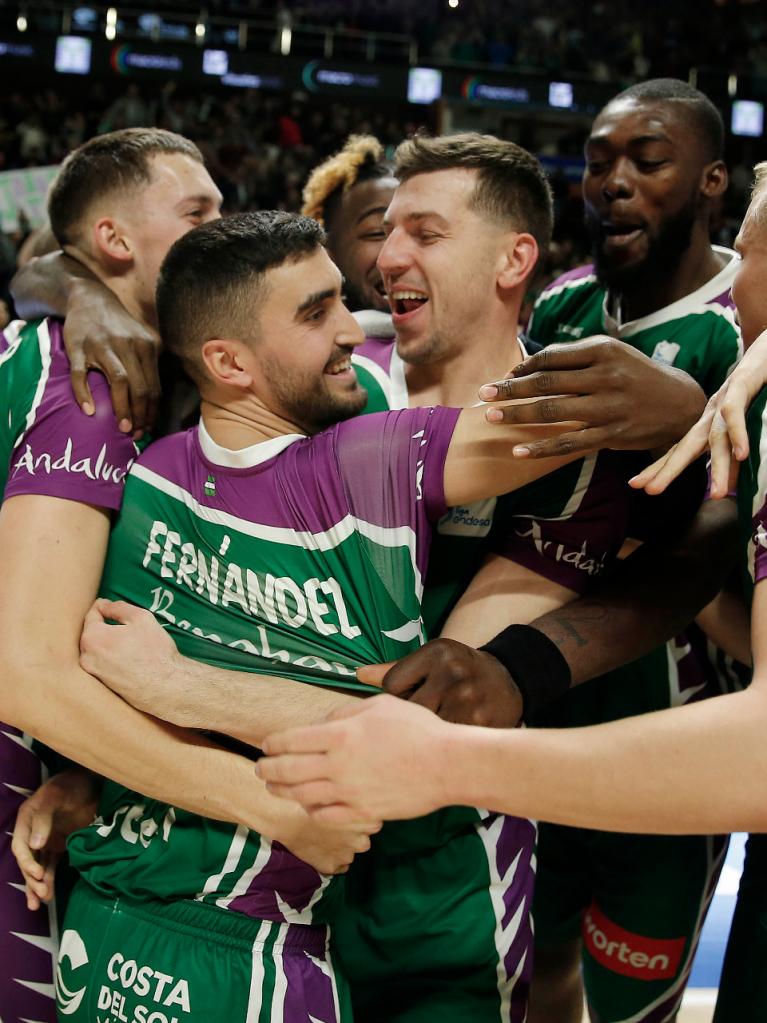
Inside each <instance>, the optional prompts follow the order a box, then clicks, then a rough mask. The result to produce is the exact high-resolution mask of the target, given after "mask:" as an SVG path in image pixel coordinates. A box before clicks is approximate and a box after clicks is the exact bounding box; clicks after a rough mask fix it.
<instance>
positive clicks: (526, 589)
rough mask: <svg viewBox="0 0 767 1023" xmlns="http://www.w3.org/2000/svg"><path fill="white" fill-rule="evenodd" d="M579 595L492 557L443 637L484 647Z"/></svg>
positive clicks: (473, 583) (472, 584) (451, 618)
mask: <svg viewBox="0 0 767 1023" xmlns="http://www.w3.org/2000/svg"><path fill="white" fill-rule="evenodd" d="M576 596H578V594H577V593H576V592H575V591H574V590H571V589H569V587H567V586H562V585H561V584H560V583H557V582H554V581H553V580H551V579H547V578H546V577H545V576H543V575H539V574H538V573H537V572H534V571H533V570H532V569H530V568H527V567H525V566H524V565H519V564H517V563H516V562H515V561H511V560H510V559H509V558H504V557H501V556H500V555H497V554H491V555H490V556H489V557H488V558H487V559H486V560H485V563H484V564H483V565H482V567H481V568H480V570H479V572H477V574H476V575H475V576H474V578H473V579H472V581H471V582H470V583H469V585H468V587H467V588H466V590H465V591H464V593H463V596H462V597H461V599H460V600H459V601H458V603H457V604H456V606H455V607H454V608H453V610H452V611H451V612H450V616H449V617H448V619H447V621H446V622H445V625H444V628H443V629H442V633H441V634H442V636H445V637H447V638H449V639H457V640H460V642H462V643H467V644H468V645H469V646H482V644H484V643H487V642H488V640H490V639H492V638H493V636H496V635H498V633H499V632H501V631H502V630H503V629H505V628H506V627H507V626H509V625H528V624H529V623H530V622H532V621H534V620H535V619H536V618H539V617H540V616H541V615H544V614H547V613H548V612H549V611H554V610H556V608H558V607H562V605H563V604H567V603H569V602H570V601H571V600H574V599H575V597H576Z"/></svg>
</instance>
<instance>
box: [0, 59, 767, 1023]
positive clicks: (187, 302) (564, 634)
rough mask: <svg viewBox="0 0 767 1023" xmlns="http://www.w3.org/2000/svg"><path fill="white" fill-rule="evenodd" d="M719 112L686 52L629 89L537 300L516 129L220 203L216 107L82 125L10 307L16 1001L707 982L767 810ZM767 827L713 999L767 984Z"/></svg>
mask: <svg viewBox="0 0 767 1023" xmlns="http://www.w3.org/2000/svg"><path fill="white" fill-rule="evenodd" d="M722 150H723V128H722V122H721V117H720V115H719V114H718V112H717V110H716V108H715V107H714V106H713V105H712V104H711V103H710V101H709V100H708V99H706V97H705V96H703V94H702V93H700V92H698V91H697V90H695V89H693V88H691V87H690V86H687V85H685V84H683V83H681V82H677V81H675V80H670V79H659V80H654V81H650V82H647V83H644V84H641V85H638V86H633V87H632V88H630V89H628V90H626V91H625V92H623V93H621V94H620V95H618V96H616V97H615V98H614V99H613V100H612V101H611V102H610V103H609V104H608V105H607V106H606V107H605V108H604V109H603V110H602V112H601V113H600V114H599V115H598V116H597V118H596V120H595V122H594V125H593V128H592V130H591V134H590V136H589V139H588V142H587V147H586V171H585V175H584V185H583V187H584V200H585V207H586V215H587V225H588V227H589V231H590V235H591V238H592V244H593V265H590V266H587V267H583V268H579V269H578V270H576V271H572V272H570V273H567V274H565V275H564V276H562V277H560V278H558V279H556V280H554V281H553V282H552V283H551V284H549V285H548V286H547V287H546V288H545V289H544V290H543V292H542V294H541V295H540V297H539V298H538V300H537V303H536V305H535V309H534V312H533V314H532V317H531V318H530V319H529V322H527V324H523V323H522V322H521V317H522V310H523V305H524V302H525V298H526V295H527V293H528V291H529V287H530V283H531V280H532V279H533V275H534V272H535V268H536V265H537V264H538V261H539V258H540V256H541V254H542V253H543V252H544V251H545V250H546V248H547V246H548V243H549V241H550V238H551V232H552V222H553V202H552V194H551V190H550V187H549V185H548V182H547V179H546V176H545V174H544V172H543V170H542V168H541V166H540V164H539V163H538V161H537V160H536V159H535V158H534V157H533V156H531V155H530V154H529V153H527V152H526V151H525V150H523V149H521V148H520V147H519V146H517V145H515V144H514V143H511V142H506V141H502V140H499V139H496V138H494V137H492V136H487V135H479V134H460V135H454V136H446V137H439V138H427V137H422V136H415V137H413V138H411V139H408V140H406V141H405V142H403V143H402V144H401V145H400V146H399V148H398V149H397V151H396V153H395V155H394V159H393V163H389V162H387V161H386V159H385V158H384V153H383V151H382V149H381V147H380V145H379V144H378V143H377V142H376V140H375V139H372V138H369V137H366V136H353V137H352V138H351V139H350V140H349V142H348V143H347V145H346V146H345V147H344V149H343V150H342V151H341V152H340V153H339V154H337V155H336V156H335V157H332V158H331V159H330V160H328V161H327V162H326V163H325V164H323V165H321V166H320V167H319V168H317V169H316V170H315V172H314V173H313V175H312V176H311V177H310V179H309V181H308V183H307V186H306V189H305V192H304V199H305V206H304V212H303V214H302V215H298V214H291V213H285V212H275V211H265V212H258V213H243V214H236V215H233V216H229V217H224V218H223V219H222V218H221V216H220V207H221V195H220V193H219V191H218V189H217V187H216V185H215V184H214V182H213V181H212V179H211V178H210V176H209V175H208V172H207V170H206V169H205V166H204V164H203V160H202V156H201V154H200V153H199V151H198V150H197V148H196V146H195V145H194V144H193V143H191V142H189V141H188V140H186V139H184V138H182V137H181V136H178V135H174V134H172V133H170V132H167V131H164V130H160V129H125V130H121V131H116V132H112V133H110V134H107V135H103V136H99V137H96V138H94V139H92V140H90V141H89V142H86V143H85V144H84V145H82V146H81V147H80V148H79V149H77V150H75V151H74V152H73V153H72V154H71V155H70V156H69V157H67V159H66V160H65V161H64V163H63V164H62V167H61V169H60V172H59V175H58V177H57V179H56V181H55V183H54V185H53V187H52V190H51V194H50V198H49V217H50V224H51V230H52V232H53V234H54V236H55V238H56V240H57V242H58V244H59V246H60V250H61V251H59V252H57V253H55V254H53V255H51V256H49V257H45V258H42V259H40V260H38V261H36V262H34V263H32V264H31V265H30V266H29V267H28V268H27V269H26V270H24V271H22V273H21V274H20V275H19V277H18V279H17V281H16V284H15V287H16V293H15V298H16V304H17V307H18V309H19V312H20V313H21V314H22V315H24V316H26V320H24V321H22V320H20V321H16V322H14V323H13V324H12V325H11V326H10V327H9V328H7V329H6V331H5V332H4V334H3V335H2V341H1V342H0V395H1V396H2V401H3V403H4V406H5V408H6V410H7V416H6V415H3V416H2V417H0V421H1V422H2V428H1V429H2V432H1V433H0V440H1V442H2V458H1V459H0V473H1V474H2V475H1V476H0V480H1V483H2V505H0V545H2V549H3V552H4V565H5V576H6V578H5V585H4V587H3V589H2V596H1V597H0V649H1V650H2V652H3V654H4V661H5V666H6V668H5V673H4V678H5V681H4V684H3V685H2V687H0V718H2V719H3V721H7V722H8V724H6V725H3V727H2V730H1V731H0V765H1V766H2V781H3V783H4V784H3V787H2V804H0V810H1V811H2V822H3V828H2V832H3V833H2V835H0V872H1V873H0V880H2V882H3V884H2V889H1V890H0V907H2V912H1V913H0V919H1V920H2V931H1V932H0V945H2V955H0V1020H2V1021H3V1023H22V1021H24V1020H35V1021H52V1020H54V1019H56V1018H58V1019H71V1020H72V1021H73V1023H85V1021H88V1023H93V1021H98V1023H117V1021H118V1020H119V1021H123V1023H163V1021H164V1023H170V1021H175V1023H182V1021H189V1023H194V1021H212V1020H226V1021H242V1023H246V1021H247V1023H267V1021H273V1023H277V1021H282V1020H285V1021H289V1023H299V1021H302V1023H309V1021H315V1023H348V1021H351V1020H352V1019H356V1020H358V1021H365V1023H376V1021H381V1023H385V1021H397V1023H427V1021H433V1020H437V1019H439V1020H444V1021H447V1023H477V1021H484V1020H488V1021H489V1020H494V1021H495V1020H498V1019H500V1020H507V1021H509V1023H522V1021H523V1020H530V1021H532V1023H580V1021H581V1019H582V1017H583V1011H584V998H585V1004H586V1007H587V1009H588V1012H589V1014H590V1017H591V1019H592V1020H593V1021H595V1023H619V1021H625V1023H629V1021H631V1023H639V1021H646V1023H651V1021H663V1020H673V1019H674V1018H675V1017H676V1015H677V1012H678V1010H679V1007H680V1005H681V1001H682V997H683V994H684V989H685V985H686V983H687V980H688V978H689V975H690V970H691V967H692V962H693V959H694V955H695V951H696V948H697V943H698V938H699V936H700V931H701V928H702V926H703V922H704V919H705V915H706V910H707V908H708V905H709V902H710V900H711V897H712V895H713V892H714V889H715V886H716V882H717V878H718V875H719V872H720V869H721V866H722V863H723V860H724V855H725V853H726V849H727V841H728V838H727V836H728V833H729V832H730V831H731V830H736V829H737V830H749V829H753V830H754V831H757V832H758V831H762V830H767V828H766V827H765V821H766V820H767V816H766V815H765V812H764V810H763V808H762V806H763V801H762V800H761V798H760V796H759V794H758V790H759V785H758V784H756V783H755V782H754V781H753V780H751V781H749V782H748V783H746V782H744V777H745V773H746V772H747V771H750V772H752V774H754V775H755V776H756V778H761V777H762V775H763V768H762V766H761V762H762V760H763V754H762V745H761V743H762V738H761V737H762V734H763V727H762V726H763V723H764V722H765V717H764V716H765V714H767V707H765V708H763V707H762V703H763V701H764V699H765V697H764V696H762V695H761V694H762V692H763V690H765V688H766V686H765V685H764V684H762V683H761V681H760V677H759V671H760V664H761V662H762V660H763V658H764V657H765V656H767V655H765V654H763V653H762V652H761V647H762V644H763V643H764V642H765V640H764V638H763V636H764V633H765V630H764V628H761V629H760V627H759V623H760V621H762V618H763V614H764V612H761V608H762V604H763V603H764V601H765V599H767V598H765V596H764V593H763V592H762V587H760V586H759V585H758V584H759V582H760V581H761V579H762V578H763V577H764V576H765V575H767V568H765V565H767V560H766V559H765V556H764V552H765V548H766V547H767V543H766V542H765V540H764V537H765V532H764V530H765V523H766V522H767V497H766V496H765V477H764V469H763V467H762V464H761V458H762V445H761V443H760V438H761V430H762V422H763V416H764V407H765V402H766V401H767V397H766V395H767V392H762V393H760V391H761V388H762V386H763V384H765V383H767V358H766V357H765V354H764V350H763V349H764V342H763V341H762V340H761V337H760V335H761V334H762V332H763V331H764V330H765V328H767V303H765V301H764V300H763V299H762V297H761V296H762V292H763V290H764V289H763V288H762V287H761V286H760V285H761V280H760V279H759V277H758V275H759V273H760V264H759V261H760V259H761V258H762V256H767V228H765V224H767V214H765V213H764V212H763V211H764V205H765V194H767V193H765V189H764V181H765V178H764V171H763V167H762V166H761V165H760V167H758V168H757V183H756V185H755V190H754V196H753V200H752V204H751V206H750V207H749V211H748V213H747V215H746V218H745V220H744V222H743V226H742V228H741V232H740V235H739V237H738V242H737V245H736V248H737V249H738V250H739V256H738V255H737V254H736V253H735V252H733V251H731V250H729V249H725V248H722V247H719V246H713V245H712V244H711V242H710V219H711V216H712V211H713V209H714V208H715V205H716V203H717V201H718V200H719V198H720V197H721V195H722V194H723V193H724V191H725V189H726V187H727V172H726V168H725V165H724V162H723V159H722ZM763 249H764V250H765V251H763ZM736 306H737V310H736V308H735V307H736ZM350 310H351V311H350ZM41 313H44V315H41ZM95 325H99V326H98V329H97V330H96V332H97V333H98V331H99V330H101V327H102V326H103V327H104V329H103V330H101V336H102V337H103V338H105V339H106V340H105V341H104V344H103V349H102V353H101V355H100V361H94V360H93V358H90V357H89V360H88V361H89V364H90V365H99V366H100V368H101V369H102V370H103V372H96V371H95V370H91V371H90V372H88V374H87V378H86V377H85V375H84V369H85V363H86V357H85V355H84V351H85V347H84V346H85V343H86V340H87V338H88V335H89V331H90V332H93V331H94V329H96V328H95ZM118 335H120V336H122V337H125V336H130V337H132V338H133V339H134V342H133V343H132V344H128V345H125V344H121V345H117V346H116V345H114V344H112V343H111V342H110V341H109V340H108V339H109V338H110V337H111V338H114V337H116V336H118ZM155 335H157V336H159V338H160V339H161V344H162V346H163V349H164V351H165V352H166V353H169V354H170V355H172V356H173V357H174V358H175V359H176V360H177V363H178V365H179V366H180V367H182V369H183V371H184V375H183V379H182V377H181V375H180V374H179V376H178V379H177V380H176V381H175V384H174V386H173V388H172V392H171V393H170V394H167V395H165V408H166V413H165V416H164V420H163V421H164V422H165V423H166V424H171V426H172V427H175V430H174V429H169V430H167V431H165V435H164V436H160V437H159V438H158V439H154V438H153V437H152V438H150V437H148V436H147V430H146V428H147V427H151V420H152V414H151V406H152V404H153V398H152V397H151V392H152V389H153V388H154V386H155V384H156V380H157V368H156V359H157V344H156V342H155V340H154V339H155ZM757 339H759V340H757ZM754 342H756V343H755V344H754ZM550 346H552V347H550ZM744 346H745V347H746V348H749V352H748V354H747V355H746V356H743V348H744ZM126 380H129V381H130V389H131V394H130V398H131V400H132V405H130V406H129V405H128V404H126V399H125V394H126ZM73 386H74V388H75V390H74V392H73ZM110 388H111V391H110ZM75 393H76V394H77V398H76V397H75ZM754 399H756V400H755V401H754ZM752 401H753V405H752V407H751V411H750V412H749V413H748V423H747V426H748V436H747V437H746V435H745V432H744V431H745V427H744V425H743V423H742V421H741V419H740V418H739V416H740V415H742V414H744V412H745V408H746V406H748V405H749V404H750V403H751V402H752ZM190 410H191V412H192V421H193V423H194V425H192V426H191V427H190V428H188V429H186V430H181V429H179V426H180V425H181V424H182V422H183V421H184V417H185V415H188V413H189V412H190ZM710 426H711V428H712V433H711V437H712V450H713V455H714V458H713V463H712V470H711V473H710V474H707V472H706V468H705V460H704V459H703V458H702V455H703V453H704V451H705V449H706V447H707V446H708V443H709V427H710ZM728 429H729V430H730V432H731V434H732V438H733V439H732V441H730V440H729V434H728ZM688 431H689V432H688ZM161 432H162V431H161ZM731 450H732V451H733V455H732V459H731V456H730V452H731ZM656 459H657V461H654V460H656ZM731 461H732V465H731ZM736 464H740V465H741V471H740V478H739V480H738V482H737V509H736V502H735V501H734V500H732V498H733V497H734V496H735V491H734V487H735V483H734V476H735V473H734V471H733V466H734V465H736ZM629 481H631V482H629ZM661 491H664V493H661ZM715 498H724V499H723V500H716V499H715ZM765 592H767V591H765ZM748 608H750V610H751V614H752V617H753V628H752V631H751V636H749V612H748ZM760 612H761V616H760ZM752 650H753V654H752ZM752 661H753V679H752V678H751V675H752V668H751V664H752ZM382 689H383V690H384V691H385V692H384V693H383V694H382V692H381V690H382ZM648 712H658V713H648ZM521 724H524V725H525V726H526V727H524V728H520V727H518V726H520V725H521ZM760 770H761V773H760ZM537 822H540V823H537ZM14 829H15V830H14ZM12 835H13V841H12V842H11V836H12ZM65 848H66V852H67V859H68V866H67V870H66V871H63V870H62V869H61V868H60V867H59V870H58V873H57V875H56V881H55V885H54V872H56V868H57V866H59V859H60V857H61V855H62V853H63V852H64V849H65ZM763 855H764V852H763V845H762V840H761V839H760V838H759V837H758V836H757V837H753V836H752V838H751V839H750V843H749V853H748V858H747V864H746V870H745V874H744V881H743V890H742V897H741V900H740V902H739V906H738V910H737V912H736V918H735V922H734V925H733V932H732V934H731V938H730V944H729V947H728V953H727V960H726V964H725V973H724V976H723V979H722V985H721V991H720V997H719V1002H718V1005H717V1010H716V1016H715V1019H716V1020H717V1021H718V1023H727V1021H730V1020H736V1019H737V1020H754V1021H756V1020H762V1019H763V1018H764V1013H765V1011H767V985H761V982H760V980H759V978H760V977H761V973H760V970H761V969H762V965H763V962H764V956H765V955H767V941H765V939H764V936H763V932H764V924H765V921H767V900H766V899H765V894H767V884H765V878H767V872H766V871H765V869H764V868H763V867H761V866H760V864H759V857H760V856H763ZM72 883H74V887H72ZM62 913H63V915H62ZM744 991H748V998H747V999H746V998H745V996H744Z"/></svg>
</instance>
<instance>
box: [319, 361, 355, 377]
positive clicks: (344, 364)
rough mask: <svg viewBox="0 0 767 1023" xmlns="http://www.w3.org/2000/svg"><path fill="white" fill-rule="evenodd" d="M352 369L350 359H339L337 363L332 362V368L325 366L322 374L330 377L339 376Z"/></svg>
mask: <svg viewBox="0 0 767 1023" xmlns="http://www.w3.org/2000/svg"><path fill="white" fill-rule="evenodd" d="M351 368H352V360H351V358H346V359H341V360H339V361H338V362H334V363H333V365H332V366H326V367H325V370H324V372H325V373H327V374H328V376H331V377H337V376H340V375H341V374H342V373H348V372H349V370H351Z"/></svg>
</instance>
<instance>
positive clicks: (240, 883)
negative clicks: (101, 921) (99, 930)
mask: <svg viewBox="0 0 767 1023" xmlns="http://www.w3.org/2000/svg"><path fill="white" fill-rule="evenodd" d="M457 416H458V412H457V411H456V410H454V409H417V410H412V411H404V412H397V413H391V414H387V415H383V416H375V417H367V418H365V419H362V420H355V421H352V422H346V423H342V424H340V425H338V426H336V427H334V428H333V429H331V430H328V431H326V432H324V433H322V434H320V435H318V436H316V437H312V438H306V437H303V436H300V435H293V436H286V437H279V438H275V439H274V440H271V441H267V442H264V443H261V444H257V445H255V446H253V447H251V448H247V449H245V450H242V451H234V452H233V451H227V450H225V449H223V448H220V447H218V446H217V445H216V444H215V443H214V442H213V441H212V440H211V438H210V437H209V436H208V434H207V433H206V431H205V428H204V426H202V425H200V427H199V428H196V429H193V430H191V431H188V432H186V433H184V434H177V435H175V436H173V437H168V438H166V439H164V440H161V441H158V442H157V443H156V444H154V445H153V446H152V447H151V448H150V449H149V450H148V451H147V452H146V453H145V455H144V456H143V457H142V458H141V459H140V460H139V461H138V462H137V463H136V465H135V466H134V467H133V470H132V472H131V474H130V476H129V479H128V484H127V488H126V500H125V504H124V506H123V512H122V514H121V516H120V519H119V521H118V523H117V525H116V527H115V529H114V531H113V533H112V537H111V540H110V546H109V554H108V559H107V566H106V570H105V575H104V580H103V591H102V592H103V593H104V595H106V596H108V597H112V598H116V599H124V600H128V601H130V602H132V603H134V604H137V605H139V606H142V607H146V608H149V609H150V610H152V611H153V612H154V614H155V615H156V616H157V617H158V619H159V620H160V621H161V622H162V623H163V624H165V625H166V627H167V628H168V630H169V631H170V633H171V635H172V636H173V638H174V640H175V641H176V643H177V645H178V647H179V649H180V650H181V651H182V652H183V653H184V654H187V655H189V656H191V657H194V658H195V659H197V660H201V661H204V662H206V663H210V664H217V665H225V666H227V667H231V668H238V669H240V670H245V671H265V672H268V673H271V674H275V673H276V674H279V675H285V676H287V677H290V678H294V679H298V680H301V681H305V682H310V683H313V684H315V685H329V686H334V687H337V686H346V687H350V688H354V689H362V688H364V687H362V686H360V685H359V684H358V683H356V681H355V675H354V669H355V667H356V666H357V665H359V664H365V663H372V662H377V661H386V660H392V659H395V658H397V657H400V656H402V655H403V654H405V653H407V652H408V651H410V650H412V649H414V648H415V647H417V646H418V645H419V644H420V643H421V642H422V638H423V626H422V621H421V611H420V597H421V592H422V576H423V574H424V572H425V568H426V562H427V557H428V550H429V542H430V537H431V524H432V523H433V522H434V521H436V519H438V518H439V517H440V515H442V514H443V513H444V498H443V470H444V462H445V456H446V453H447V449H448V445H449V442H450V438H451V436H452V432H453V428H454V426H455V422H456V420H457ZM100 817H101V819H100V820H99V821H98V822H97V823H96V825H94V826H92V827H90V828H87V829H85V830H83V831H81V832H79V833H77V834H76V835H75V836H74V837H73V838H72V840H71V841H70V850H71V855H72V860H73V862H74V863H75V864H76V865H77V867H78V868H79V870H80V871H81V873H82V875H83V877H84V878H85V880H87V881H88V883H89V884H90V885H91V886H92V887H93V888H95V889H97V890H98V891H100V892H102V893H103V894H106V895H110V896H119V895H130V896H132V897H133V898H137V897H138V898H142V897H146V898H152V899H158V898H160V899H167V900H178V899H195V900H199V901H201V902H204V903H208V904H211V905H214V906H217V907H219V908H221V909H228V910H235V911H239V912H242V913H246V914H248V915H249V916H253V917H257V918H260V919H264V920H274V921H284V922H288V923H307V924H311V923H320V922H325V921H326V920H327V919H328V918H329V916H331V915H332V913H331V909H332V903H333V899H334V898H335V897H336V894H337V890H338V885H339V881H338V880H334V881H331V880H330V878H327V877H321V876H320V875H319V874H317V873H316V872H315V871H314V870H313V869H312V868H310V867H308V866H306V865H305V864H302V863H301V862H300V861H299V860H297V859H296V858H295V857H293V856H292V855H291V854H290V853H288V852H287V850H285V849H284V848H282V847H280V846H279V845H278V844H277V843H274V844H273V843H270V842H269V841H268V840H267V839H265V838H263V837H261V836H259V835H257V834H254V833H252V832H250V833H249V832H248V831H247V830H246V829H245V828H235V827H234V826H232V825H227V824H222V823H220V822H215V821H210V820H204V819H202V818H200V817H197V816H195V815H192V814H188V813H184V812H182V811H180V810H176V809H174V808H173V807H169V806H167V805H165V804H162V803H158V802H156V801H152V800H148V799H145V798H144V797H143V796H140V795H139V794H137V793H131V792H128V791H127V790H125V789H122V788H120V787H119V786H116V785H113V784H108V785H107V788H106V790H105V793H104V797H103V800H102V803H101V808H100Z"/></svg>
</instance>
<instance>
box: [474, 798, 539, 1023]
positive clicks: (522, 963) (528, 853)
mask: <svg viewBox="0 0 767 1023" xmlns="http://www.w3.org/2000/svg"><path fill="white" fill-rule="evenodd" d="M499 820H500V821H501V822H502V823H501V824H500V830H499V832H498V833H497V835H496V841H495V866H496V870H497V872H498V875H499V876H500V877H501V879H505V887H504V890H503V905H504V915H503V919H502V922H501V923H502V928H503V937H504V939H505V940H506V941H508V939H509V937H511V940H510V941H509V946H508V949H507V950H506V952H505V954H504V956H503V965H504V970H505V973H506V976H507V978H509V980H510V979H511V978H512V977H515V976H517V975H518V976H517V980H516V981H515V983H514V986H513V987H512V988H511V990H510V992H509V1003H510V1004H509V1016H508V1019H509V1021H510V1023H522V1021H523V1020H524V1019H525V1017H526V1015H527V1001H528V997H529V994H530V982H531V979H532V971H533V923H532V915H531V906H532V899H533V886H534V883H535V872H534V870H533V853H534V850H535V834H536V829H535V825H534V824H532V823H531V822H530V821H528V820H524V819H522V818H518V817H505V816H504V817H498V816H495V815H494V816H492V817H489V818H488V819H487V820H486V821H484V822H483V823H482V824H481V825H479V827H484V828H486V829H491V828H498V827H499V825H498V821H499ZM515 864H516V865H515ZM507 875H509V876H508V877H507ZM517 916H518V919H517V922H516V925H515V929H514V933H513V934H512V935H511V936H509V935H508V934H507V933H506V929H507V928H508V927H509V926H511V925H512V921H513V920H514V918H515V917H517Z"/></svg>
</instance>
